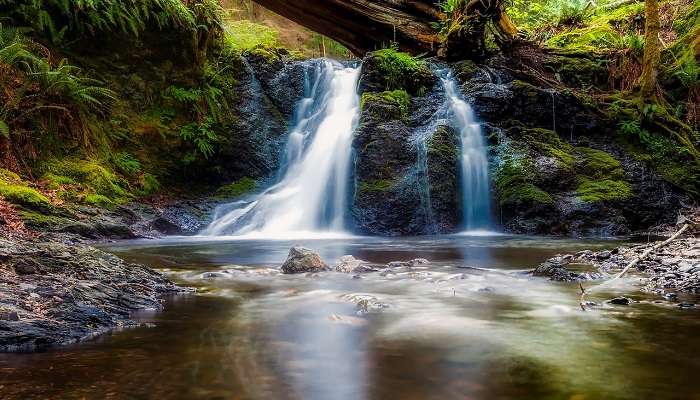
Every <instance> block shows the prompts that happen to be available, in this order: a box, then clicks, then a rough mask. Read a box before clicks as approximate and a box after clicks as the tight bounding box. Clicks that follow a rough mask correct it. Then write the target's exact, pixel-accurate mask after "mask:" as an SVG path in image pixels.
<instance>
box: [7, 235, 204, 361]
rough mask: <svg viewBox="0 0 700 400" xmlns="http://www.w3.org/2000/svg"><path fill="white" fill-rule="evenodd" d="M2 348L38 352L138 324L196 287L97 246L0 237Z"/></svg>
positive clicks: (40, 239)
mask: <svg viewBox="0 0 700 400" xmlns="http://www.w3.org/2000/svg"><path fill="white" fill-rule="evenodd" d="M0 262H1V263H2V264H1V265H0V295H1V296H0V351H1V352H33V351H41V350H45V349H47V348H49V347H54V346H62V345H66V344H71V343H75V342H80V341H83V340H86V339H90V338H93V337H96V336H99V335H102V334H104V333H107V332H109V331H112V330H114V329H121V328H129V327H134V326H138V325H139V324H138V323H137V322H135V321H134V320H132V319H131V312H133V311H137V310H149V309H151V310H162V309H163V302H162V300H163V298H164V297H165V296H167V295H169V294H178V293H188V292H191V289H187V288H183V287H180V286H177V285H176V284H174V283H173V282H172V281H171V280H169V279H168V278H166V277H165V276H164V275H163V274H161V273H160V272H157V271H155V270H153V269H151V268H149V267H147V266H144V265H138V264H130V263H127V262H125V261H123V260H122V259H121V258H119V257H117V256H114V255H112V254H110V253H107V252H104V251H102V250H99V249H97V248H95V247H92V246H89V245H85V244H80V243H71V244H65V243H61V242H58V241H46V240H45V239H44V238H33V239H31V238H30V239H21V238H2V239H0Z"/></svg>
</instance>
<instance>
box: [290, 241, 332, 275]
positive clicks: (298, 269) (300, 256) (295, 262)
mask: <svg viewBox="0 0 700 400" xmlns="http://www.w3.org/2000/svg"><path fill="white" fill-rule="evenodd" d="M326 269H328V265H326V263H324V262H323V260H321V256H319V255H318V253H316V252H315V251H313V250H310V249H307V248H305V247H300V246H295V247H292V248H291V249H289V255H288V256H287V260H286V261H285V262H284V264H282V272H283V273H285V274H301V273H304V272H319V271H325V270H326Z"/></svg>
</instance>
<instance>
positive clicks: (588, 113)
mask: <svg viewBox="0 0 700 400" xmlns="http://www.w3.org/2000/svg"><path fill="white" fill-rule="evenodd" d="M457 67H459V66H457ZM462 69H464V68H462ZM466 69H467V71H466V72H463V73H459V74H457V76H458V77H460V78H461V79H462V83H463V85H462V89H463V92H464V93H465V95H466V97H467V98H468V99H469V101H470V102H471V104H472V106H473V107H474V109H475V111H476V112H477V114H478V115H479V117H480V118H481V120H482V121H484V124H485V125H486V131H487V132H489V142H490V176H491V178H492V181H493V183H494V187H493V189H494V190H493V192H492V193H493V195H494V203H495V204H497V205H498V207H497V208H496V213H497V215H498V217H499V222H500V225H501V226H502V228H503V229H504V230H506V231H510V232H514V233H528V234H559V235H582V236H614V235H626V234H629V233H631V232H635V231H640V230H646V229H648V228H649V227H651V226H654V225H655V224H659V223H660V222H665V221H666V222H669V221H671V220H672V219H673V218H675V215H676V214H677V212H678V210H679V209H681V208H682V207H683V206H682V205H683V204H690V203H692V202H689V198H688V196H687V195H684V194H683V193H681V192H679V191H678V190H675V189H673V188H672V187H671V186H670V185H669V184H668V183H667V182H665V181H664V180H663V179H662V178H661V177H660V176H659V175H658V174H656V173H654V172H653V171H651V170H649V169H648V168H646V167H645V166H644V165H643V164H642V163H640V162H638V161H636V160H634V159H632V157H631V156H630V155H629V153H628V151H627V150H626V149H624V148H622V147H621V146H620V145H618V144H616V143H615V141H614V139H613V138H615V137H616V135H617V133H616V124H615V123H613V122H611V121H608V120H606V119H605V117H604V116H603V115H601V114H600V113H599V112H596V111H595V110H594V109H593V108H592V107H591V106H589V105H587V104H586V102H585V101H584V100H581V99H579V98H578V97H576V95H574V94H573V93H572V92H568V91H557V90H552V89H544V88H541V87H538V86H536V85H533V84H531V83H528V82H524V81H520V80H517V79H515V78H513V77H512V76H509V74H508V73H506V72H503V71H502V68H500V67H498V66H489V65H483V66H479V67H478V68H476V71H474V70H473V69H472V68H466Z"/></svg>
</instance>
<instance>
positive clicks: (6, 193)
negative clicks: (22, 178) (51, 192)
mask: <svg viewBox="0 0 700 400" xmlns="http://www.w3.org/2000/svg"><path fill="white" fill-rule="evenodd" d="M0 196H2V197H4V198H5V200H7V201H9V202H10V203H13V204H17V205H19V206H23V207H26V208H28V209H31V210H40V211H47V210H50V209H51V201H50V200H49V199H48V197H46V196H44V195H43V194H41V193H40V192H39V191H38V190H36V189H33V188H30V187H29V186H24V185H21V184H7V183H0Z"/></svg>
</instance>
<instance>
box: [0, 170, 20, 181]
mask: <svg viewBox="0 0 700 400" xmlns="http://www.w3.org/2000/svg"><path fill="white" fill-rule="evenodd" d="M21 180H22V178H20V177H19V175H17V174H16V173H14V172H12V171H10V170H9V169H5V168H0V181H3V182H19V181H21Z"/></svg>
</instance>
